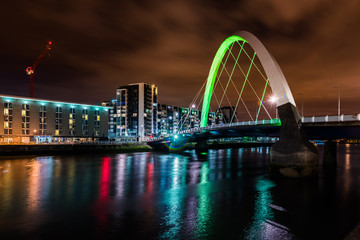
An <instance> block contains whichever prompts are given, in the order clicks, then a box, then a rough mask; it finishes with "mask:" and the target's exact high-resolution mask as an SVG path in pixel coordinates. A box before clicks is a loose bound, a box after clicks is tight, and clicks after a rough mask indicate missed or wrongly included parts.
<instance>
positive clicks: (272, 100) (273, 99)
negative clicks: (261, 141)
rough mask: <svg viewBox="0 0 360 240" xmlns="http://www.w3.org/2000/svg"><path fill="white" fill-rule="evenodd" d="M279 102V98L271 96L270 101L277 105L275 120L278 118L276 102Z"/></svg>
mask: <svg viewBox="0 0 360 240" xmlns="http://www.w3.org/2000/svg"><path fill="white" fill-rule="evenodd" d="M277 100H278V98H277V97H276V96H271V97H270V99H269V101H270V102H271V103H273V104H274V103H275V119H277V118H278V117H277V106H276V101H277Z"/></svg>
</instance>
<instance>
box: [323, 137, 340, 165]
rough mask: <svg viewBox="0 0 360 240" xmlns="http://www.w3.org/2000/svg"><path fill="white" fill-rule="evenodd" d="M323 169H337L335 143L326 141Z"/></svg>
mask: <svg viewBox="0 0 360 240" xmlns="http://www.w3.org/2000/svg"><path fill="white" fill-rule="evenodd" d="M323 167H324V168H336V167H337V150H336V142H335V141H333V140H328V141H326V142H325V144H324V156H323Z"/></svg>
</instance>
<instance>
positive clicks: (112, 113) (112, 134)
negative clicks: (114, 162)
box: [101, 99, 116, 140]
mask: <svg viewBox="0 0 360 240" xmlns="http://www.w3.org/2000/svg"><path fill="white" fill-rule="evenodd" d="M101 105H102V106H106V107H109V121H108V124H109V129H108V138H109V140H114V139H115V138H116V99H113V100H111V101H104V102H102V103H101Z"/></svg>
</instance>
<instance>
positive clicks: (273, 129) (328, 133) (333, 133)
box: [150, 114, 360, 142]
mask: <svg viewBox="0 0 360 240" xmlns="http://www.w3.org/2000/svg"><path fill="white" fill-rule="evenodd" d="M302 122H303V128H304V130H305V132H306V133H307V135H308V137H309V139H311V140H331V139H344V138H345V139H346V138H347V139H354V138H360V114H356V115H341V116H313V117H305V118H302ZM280 126H281V123H280V120H279V119H272V120H260V121H246V122H236V123H231V124H219V125H212V126H207V127H203V128H195V129H190V130H187V131H182V132H179V133H178V134H177V136H176V137H178V138H186V139H187V141H188V142H198V141H203V140H208V139H218V138H228V137H241V136H247V137H279V136H280ZM174 137H175V135H173V136H172V138H174ZM170 139H171V137H170V138H169V140H170ZM163 140H164V138H155V139H152V140H150V141H151V142H160V141H163Z"/></svg>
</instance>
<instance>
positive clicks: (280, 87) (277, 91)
mask: <svg viewBox="0 0 360 240" xmlns="http://www.w3.org/2000/svg"><path fill="white" fill-rule="evenodd" d="M238 41H241V42H244V43H248V44H249V45H250V46H251V47H252V49H253V50H254V51H255V52H256V54H257V56H258V59H259V60H260V63H261V65H262V66H263V68H264V71H265V73H266V75H267V77H268V78H269V84H270V87H271V89H272V92H273V94H274V95H275V96H276V97H277V98H278V100H277V102H276V106H277V107H279V106H281V105H283V104H286V103H289V102H290V103H291V104H293V105H294V106H296V104H295V101H294V98H293V96H292V93H291V91H290V88H289V86H288V84H287V82H286V79H285V76H284V74H283V73H282V71H281V69H280V67H279V65H278V64H277V62H276V61H275V59H274V58H273V57H272V56H271V55H270V53H269V52H268V51H267V50H266V48H265V47H264V45H263V44H262V43H261V42H260V40H259V39H257V38H256V37H255V36H254V35H253V34H251V33H249V32H246V31H240V32H237V33H235V34H234V35H233V36H230V37H228V38H227V39H226V40H225V41H224V42H223V43H222V44H221V46H220V47H219V49H218V50H217V52H216V54H215V57H214V60H213V62H212V64H211V68H210V71H209V75H208V78H207V83H206V88H205V94H204V100H203V106H202V112H201V122H200V127H205V126H206V125H207V120H208V115H209V107H210V102H211V97H212V94H213V88H214V84H215V80H216V77H217V73H218V70H219V67H220V64H221V61H222V59H223V57H224V55H225V53H226V51H227V50H228V49H229V47H230V46H231V45H232V44H233V43H234V42H238Z"/></svg>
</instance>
